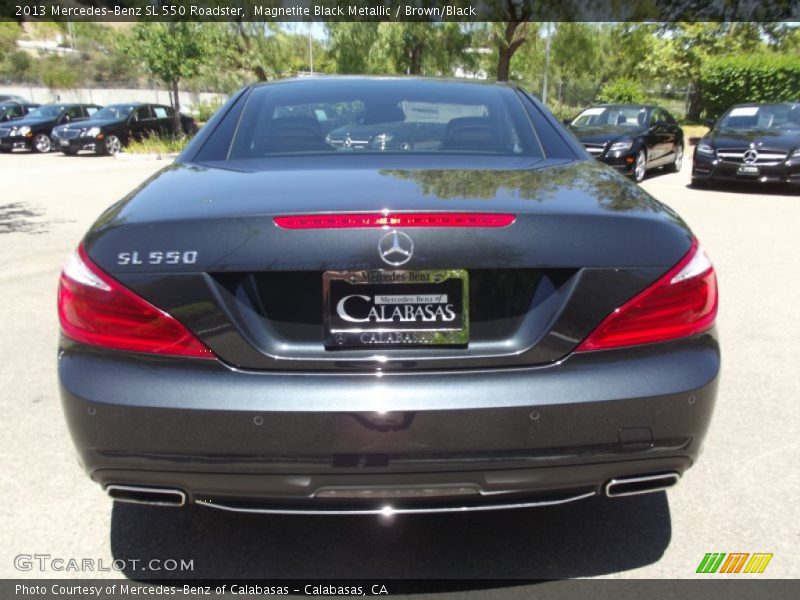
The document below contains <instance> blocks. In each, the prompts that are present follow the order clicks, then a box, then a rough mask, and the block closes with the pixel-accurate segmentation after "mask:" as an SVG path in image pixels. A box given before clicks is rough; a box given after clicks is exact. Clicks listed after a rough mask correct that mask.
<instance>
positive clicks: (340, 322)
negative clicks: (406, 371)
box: [322, 269, 469, 348]
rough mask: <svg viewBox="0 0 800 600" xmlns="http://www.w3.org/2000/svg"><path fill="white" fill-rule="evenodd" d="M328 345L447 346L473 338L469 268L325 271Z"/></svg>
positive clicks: (323, 285)
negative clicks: (470, 334) (470, 313)
mask: <svg viewBox="0 0 800 600" xmlns="http://www.w3.org/2000/svg"><path fill="white" fill-rule="evenodd" d="M322 292H323V298H324V302H323V304H324V305H323V311H324V322H325V345H326V346H327V347H329V348H352V347H365V346H373V347H374V346H382V347H384V346H446V345H465V344H466V343H467V342H468V341H469V275H468V273H467V271H466V270H464V269H447V270H438V271H437V270H428V271H388V270H374V271H326V272H325V273H324V274H323V276H322Z"/></svg>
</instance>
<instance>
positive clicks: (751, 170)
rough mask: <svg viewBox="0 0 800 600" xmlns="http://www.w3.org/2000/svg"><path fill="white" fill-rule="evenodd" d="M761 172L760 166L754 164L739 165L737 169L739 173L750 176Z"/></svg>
mask: <svg viewBox="0 0 800 600" xmlns="http://www.w3.org/2000/svg"><path fill="white" fill-rule="evenodd" d="M759 172H760V171H759V169H758V167H756V166H754V165H742V166H741V167H739V169H738V171H737V173H739V175H750V176H757V175H758V174H759Z"/></svg>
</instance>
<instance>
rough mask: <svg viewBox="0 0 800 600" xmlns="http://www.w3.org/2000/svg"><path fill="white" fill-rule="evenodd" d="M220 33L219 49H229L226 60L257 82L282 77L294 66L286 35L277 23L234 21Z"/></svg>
mask: <svg viewBox="0 0 800 600" xmlns="http://www.w3.org/2000/svg"><path fill="white" fill-rule="evenodd" d="M221 27H222V29H221V30H217V33H220V34H221V37H217V43H216V44H215V47H216V48H226V49H227V56H226V58H227V60H228V62H230V63H231V65H232V66H233V67H234V68H236V69H240V70H242V71H244V72H245V73H246V74H248V75H249V76H250V77H255V78H256V79H257V80H258V81H268V80H270V79H275V78H276V77H281V76H282V75H283V74H284V73H285V72H286V71H287V70H288V69H289V66H290V63H291V53H290V49H289V47H288V46H287V44H286V39H285V38H286V34H285V33H283V31H281V29H280V26H279V25H278V24H277V23H268V24H265V23H258V22H244V21H235V22H233V23H225V24H223V25H221Z"/></svg>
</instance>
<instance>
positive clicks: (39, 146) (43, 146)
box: [33, 133, 50, 153]
mask: <svg viewBox="0 0 800 600" xmlns="http://www.w3.org/2000/svg"><path fill="white" fill-rule="evenodd" d="M33 149H34V150H36V151H37V152H41V153H45V152H50V136H48V135H45V134H44V133H40V134H38V135H37V136H36V137H34V138H33Z"/></svg>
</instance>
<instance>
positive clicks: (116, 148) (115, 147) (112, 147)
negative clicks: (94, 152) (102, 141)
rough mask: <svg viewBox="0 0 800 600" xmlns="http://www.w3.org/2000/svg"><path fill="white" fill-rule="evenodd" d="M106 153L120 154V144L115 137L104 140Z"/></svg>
mask: <svg viewBox="0 0 800 600" xmlns="http://www.w3.org/2000/svg"><path fill="white" fill-rule="evenodd" d="M106 152H108V153H109V154H119V153H120V152H122V142H120V141H119V138H118V137H117V136H115V135H110V136H108V137H107V138H106Z"/></svg>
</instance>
